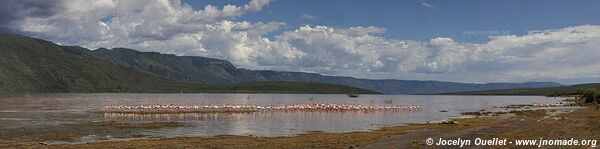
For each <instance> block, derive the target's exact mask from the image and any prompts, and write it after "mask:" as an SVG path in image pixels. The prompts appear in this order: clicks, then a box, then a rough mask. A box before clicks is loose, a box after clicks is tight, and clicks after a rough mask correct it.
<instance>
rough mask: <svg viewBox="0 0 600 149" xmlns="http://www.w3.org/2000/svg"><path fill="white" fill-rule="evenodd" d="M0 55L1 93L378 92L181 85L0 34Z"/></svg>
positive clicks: (77, 50) (83, 52)
mask: <svg viewBox="0 0 600 149" xmlns="http://www.w3.org/2000/svg"><path fill="white" fill-rule="evenodd" d="M0 53H1V54H0V93H3V92H4V93H7V92H8V93H15V92H30V93H52V92H61V93H62V92H78V93H81V92H86V93H89V92H147V93H179V92H241V93H376V92H373V91H370V90H365V89H359V88H353V87H348V86H342V85H331V84H322V83H293V82H269V83H241V84H230V85H209V84H193V83H181V82H177V81H173V80H169V79H167V78H163V77H161V76H156V75H153V74H149V73H146V72H143V71H139V70H137V69H134V68H131V67H128V66H126V65H121V64H117V63H114V62H112V61H110V60H105V59H101V58H98V57H96V56H95V55H93V54H91V52H90V50H88V49H85V48H82V47H73V46H60V45H56V44H54V43H52V42H48V41H44V40H40V39H34V38H29V37H25V36H20V35H9V34H0Z"/></svg>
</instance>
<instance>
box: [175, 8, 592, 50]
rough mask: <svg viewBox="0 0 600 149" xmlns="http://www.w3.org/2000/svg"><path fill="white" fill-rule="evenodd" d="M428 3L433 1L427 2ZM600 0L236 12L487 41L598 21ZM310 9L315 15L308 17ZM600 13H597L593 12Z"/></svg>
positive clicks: (408, 35) (293, 22)
mask: <svg viewBox="0 0 600 149" xmlns="http://www.w3.org/2000/svg"><path fill="white" fill-rule="evenodd" d="M184 2H185V3H188V4H190V5H192V6H194V8H197V9H202V8H204V6H205V5H207V4H210V5H215V6H219V7H222V6H224V5H227V4H234V5H235V4H237V5H239V4H244V3H247V2H248V1H234V0H185V1H184ZM425 5H429V6H431V7H427V6H425ZM599 6H600V1H595V0H582V1H569V2H565V1H564V0H496V1H492V0H483V1H480V0H460V1H453V0H376V1H367V0H320V1H319V0H306V1H303V0H278V1H275V2H272V3H271V4H269V6H267V7H265V8H264V10H263V11H260V12H255V13H248V14H246V15H244V16H241V17H239V18H236V19H237V20H244V21H251V22H258V21H263V22H269V21H279V22H285V23H287V24H288V25H290V28H297V27H298V26H301V25H304V24H311V25H328V26H338V27H352V26H378V27H383V28H386V29H387V32H386V34H384V35H382V36H384V37H389V38H396V39H411V40H419V41H428V40H430V39H431V38H435V37H452V38H454V39H455V40H456V41H461V42H482V41H487V39H488V37H487V35H504V34H516V35H522V34H526V33H527V31H531V30H543V29H557V28H564V27H568V26H576V25H584V24H600V17H599V16H598V15H600V9H599V8H598V7H599ZM303 14H310V15H313V16H316V17H318V18H317V19H313V20H310V19H304V18H302V17H301V16H302V15H303ZM594 14H598V15H594Z"/></svg>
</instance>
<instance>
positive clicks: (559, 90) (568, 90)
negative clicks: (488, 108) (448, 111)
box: [444, 83, 600, 96]
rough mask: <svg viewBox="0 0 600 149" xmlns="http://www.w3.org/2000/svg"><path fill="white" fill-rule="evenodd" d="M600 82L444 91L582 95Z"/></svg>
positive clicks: (598, 85)
mask: <svg viewBox="0 0 600 149" xmlns="http://www.w3.org/2000/svg"><path fill="white" fill-rule="evenodd" d="M599 88H600V83H592V84H578V85H571V86H561V87H546V88H521V89H505V90H485V91H472V92H454V93H444V94H446V95H544V96H568V95H581V93H582V92H583V91H585V90H588V89H599Z"/></svg>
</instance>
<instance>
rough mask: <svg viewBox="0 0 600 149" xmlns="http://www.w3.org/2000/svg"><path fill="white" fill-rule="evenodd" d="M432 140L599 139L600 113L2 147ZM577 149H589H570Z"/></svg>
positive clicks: (403, 144)
mask: <svg viewBox="0 0 600 149" xmlns="http://www.w3.org/2000/svg"><path fill="white" fill-rule="evenodd" d="M57 137H58V136H57ZM430 137H433V138H440V137H442V138H459V137H460V138H462V139H474V138H478V137H479V138H494V137H499V138H507V139H509V140H510V139H539V138H548V139H564V138H575V139H596V140H597V139H600V111H599V110H597V109H596V108H593V107H585V108H560V109H544V110H531V111H518V112H516V111H515V112H510V113H499V114H498V113H496V114H494V113H490V114H489V115H485V114H484V115H477V116H474V117H472V118H461V119H453V120H452V122H445V123H431V124H410V125H407V126H393V127H385V128H382V129H379V130H375V131H369V132H346V133H323V132H309V133H305V134H300V135H295V136H288V137H252V136H216V137H180V138H168V139H139V140H130V141H100V142H93V143H87V144H59V145H44V144H19V143H18V142H16V141H15V140H2V141H1V142H0V144H1V145H0V148H407V147H408V148H431V147H434V148H435V147H436V146H428V145H426V144H425V140H426V139H427V138H430ZM467 147H469V148H472V147H476V146H467ZM488 147H493V148H507V147H511V146H488ZM530 147H536V146H530ZM563 147H564V146H563ZM573 147H574V148H587V147H585V146H570V147H569V148H573Z"/></svg>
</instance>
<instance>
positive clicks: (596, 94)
mask: <svg viewBox="0 0 600 149" xmlns="http://www.w3.org/2000/svg"><path fill="white" fill-rule="evenodd" d="M581 96H582V98H583V99H584V100H585V102H586V103H593V102H595V103H600V90H599V89H587V90H584V91H583V93H582V94H581Z"/></svg>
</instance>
